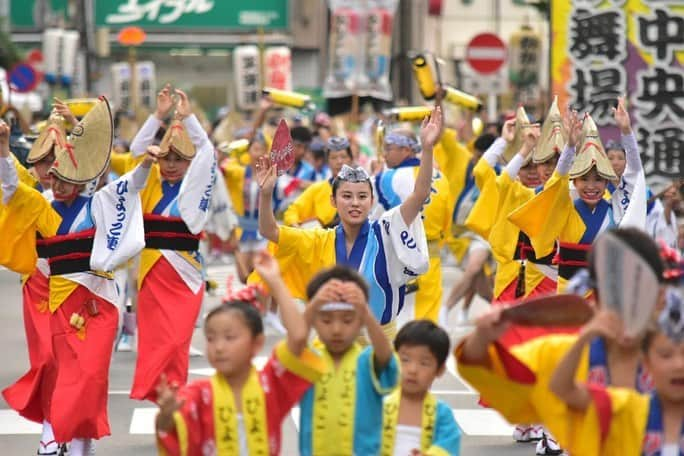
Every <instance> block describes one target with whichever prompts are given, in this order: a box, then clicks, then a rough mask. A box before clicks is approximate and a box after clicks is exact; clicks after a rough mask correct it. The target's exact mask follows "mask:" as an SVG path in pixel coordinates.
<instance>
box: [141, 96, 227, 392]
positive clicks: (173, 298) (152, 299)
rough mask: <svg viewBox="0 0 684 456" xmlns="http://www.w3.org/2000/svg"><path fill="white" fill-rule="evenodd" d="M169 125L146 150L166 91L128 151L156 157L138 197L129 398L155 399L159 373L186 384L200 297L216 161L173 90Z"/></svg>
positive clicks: (167, 104) (163, 110) (166, 106)
mask: <svg viewBox="0 0 684 456" xmlns="http://www.w3.org/2000/svg"><path fill="white" fill-rule="evenodd" d="M176 94H177V95H178V103H177V104H176V112H175V119H174V121H173V122H172V123H171V125H170V126H169V128H168V130H167V131H166V134H165V135H164V138H163V139H162V141H161V144H160V145H159V147H156V146H150V144H151V142H152V140H153V139H154V135H155V133H156V132H157V130H158V128H159V125H160V119H161V118H164V117H166V115H167V114H168V112H169V111H170V110H171V109H172V108H173V106H174V103H173V101H172V99H171V93H170V90H169V88H168V87H165V88H164V89H163V90H162V91H161V92H160V93H159V95H158V98H157V113H158V115H151V116H150V117H149V118H148V119H147V121H146V122H145V124H144V125H143V127H142V129H141V130H140V131H139V132H138V134H137V135H136V137H135V139H134V140H133V142H132V143H131V152H132V154H133V155H134V156H140V155H142V154H143V153H144V152H145V150H151V151H154V153H156V154H157V155H158V157H159V161H158V165H157V166H154V167H153V169H152V172H151V174H150V179H149V180H148V182H147V186H146V187H145V189H144V190H143V192H142V194H141V199H142V203H143V213H144V219H145V249H144V250H143V252H142V254H141V255H140V268H139V275H138V287H139V293H138V311H137V317H138V358H137V362H136V367H135V377H134V379H133V387H132V389H131V398H133V399H140V400H144V399H148V400H152V401H154V400H155V398H156V391H155V387H156V386H157V384H158V383H159V379H160V376H161V374H162V373H164V374H165V375H166V377H167V378H168V380H169V381H170V382H176V383H178V384H181V385H182V384H185V382H186V381H187V377H188V361H189V360H188V353H189V349H190V341H191V339H192V332H193V329H194V327H195V321H196V319H197V316H198V314H199V310H200V307H201V304H202V297H203V294H204V279H203V276H202V258H201V256H200V253H199V250H198V249H199V235H200V233H201V231H202V229H203V228H204V225H205V224H206V222H207V219H208V216H209V201H210V199H211V194H212V188H213V185H214V173H215V169H216V167H215V158H214V147H213V146H212V144H211V142H210V141H209V138H208V137H207V134H206V132H205V131H204V129H203V128H202V126H201V125H200V123H199V121H198V120H197V118H196V117H195V115H194V114H193V113H192V110H191V107H190V102H189V100H188V97H187V95H186V94H185V93H184V92H183V91H181V90H178V89H176Z"/></svg>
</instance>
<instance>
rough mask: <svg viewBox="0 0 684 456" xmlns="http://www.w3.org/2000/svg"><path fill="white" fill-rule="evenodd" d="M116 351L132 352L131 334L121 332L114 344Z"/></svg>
mask: <svg viewBox="0 0 684 456" xmlns="http://www.w3.org/2000/svg"><path fill="white" fill-rule="evenodd" d="M116 351H118V352H132V351H133V336H129V335H128V334H122V335H121V337H120V338H119V343H118V344H116Z"/></svg>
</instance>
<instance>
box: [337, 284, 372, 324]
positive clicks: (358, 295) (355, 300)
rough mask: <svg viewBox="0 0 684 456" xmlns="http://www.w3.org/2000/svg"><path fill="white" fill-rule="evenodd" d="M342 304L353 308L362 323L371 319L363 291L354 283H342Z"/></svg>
mask: <svg viewBox="0 0 684 456" xmlns="http://www.w3.org/2000/svg"><path fill="white" fill-rule="evenodd" d="M341 291H342V302H346V303H349V304H351V305H353V306H354V309H356V311H357V312H358V314H359V316H360V317H361V321H362V322H364V323H365V322H366V321H367V319H368V318H373V316H372V315H370V307H368V300H367V299H366V295H364V294H363V291H361V289H360V288H359V286H358V285H357V284H355V283H354V282H343V283H342V285H341Z"/></svg>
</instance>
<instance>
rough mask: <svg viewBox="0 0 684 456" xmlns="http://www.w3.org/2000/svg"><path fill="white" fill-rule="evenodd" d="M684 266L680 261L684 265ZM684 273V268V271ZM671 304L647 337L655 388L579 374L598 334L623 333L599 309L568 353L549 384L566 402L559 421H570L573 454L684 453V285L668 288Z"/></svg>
mask: <svg viewBox="0 0 684 456" xmlns="http://www.w3.org/2000/svg"><path fill="white" fill-rule="evenodd" d="M682 267H684V265H680V268H682ZM682 271H684V269H682ZM666 296H667V297H666V302H667V304H666V307H665V309H664V311H663V312H662V314H661V315H660V318H659V322H658V323H659V324H658V325H657V326H656V325H655V324H654V325H653V326H652V328H651V329H650V330H649V332H648V333H647V334H646V336H645V337H644V339H643V343H642V348H643V354H644V358H643V360H644V366H645V367H646V369H647V370H648V372H649V373H650V374H651V378H652V379H653V383H654V385H655V389H654V391H652V392H650V393H648V394H644V393H641V392H638V391H634V390H633V389H631V388H619V387H614V386H601V385H594V384H591V383H585V382H584V381H582V379H580V378H578V377H577V375H576V372H577V370H578V365H579V363H580V360H581V356H582V353H583V352H584V351H585V347H586V345H587V343H588V342H589V341H591V340H592V339H593V338H595V337H596V336H600V337H604V338H607V339H612V340H616V339H619V338H620V337H622V322H621V321H620V319H619V317H618V316H617V315H616V314H614V313H610V312H606V313H599V314H597V315H596V316H595V317H594V319H593V320H592V321H591V322H589V323H588V324H587V325H586V326H585V327H584V329H583V330H582V332H581V334H580V336H579V338H578V339H577V340H576V342H575V343H574V344H573V345H572V347H571V348H570V350H569V351H568V352H567V353H566V354H565V356H564V358H563V359H562V360H561V362H560V364H559V365H558V367H557V368H556V371H555V373H554V374H553V377H552V379H551V382H550V384H549V386H550V388H551V390H552V391H553V393H554V394H556V395H557V396H558V397H559V398H560V399H561V400H562V401H563V402H564V403H565V404H567V408H566V409H565V413H563V414H562V415H560V416H559V417H558V419H561V420H565V421H566V422H567V423H568V424H569V425H568V428H569V433H568V436H567V438H568V440H567V441H568V442H569V443H568V444H567V447H568V449H569V450H570V451H571V454H582V455H603V456H631V455H633V456H637V455H642V456H681V455H682V454H684V405H683V404H684V326H683V324H682V319H681V316H682V314H683V313H684V287H683V286H679V287H678V288H676V287H674V286H672V287H670V288H669V289H668V290H667V295H666Z"/></svg>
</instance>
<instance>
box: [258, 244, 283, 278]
mask: <svg viewBox="0 0 684 456" xmlns="http://www.w3.org/2000/svg"><path fill="white" fill-rule="evenodd" d="M254 269H255V270H256V272H258V273H259V275H260V276H261V277H262V278H263V279H264V280H265V281H266V283H267V284H271V283H273V282H275V281H276V280H279V279H280V266H278V261H276V259H275V258H273V256H272V255H271V254H270V253H268V252H267V251H265V250H263V251H261V252H258V253H257V254H256V256H255V257H254Z"/></svg>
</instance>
